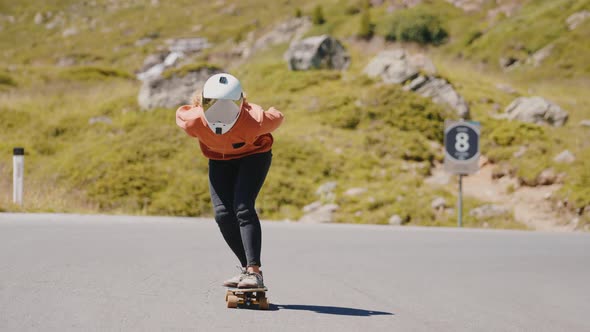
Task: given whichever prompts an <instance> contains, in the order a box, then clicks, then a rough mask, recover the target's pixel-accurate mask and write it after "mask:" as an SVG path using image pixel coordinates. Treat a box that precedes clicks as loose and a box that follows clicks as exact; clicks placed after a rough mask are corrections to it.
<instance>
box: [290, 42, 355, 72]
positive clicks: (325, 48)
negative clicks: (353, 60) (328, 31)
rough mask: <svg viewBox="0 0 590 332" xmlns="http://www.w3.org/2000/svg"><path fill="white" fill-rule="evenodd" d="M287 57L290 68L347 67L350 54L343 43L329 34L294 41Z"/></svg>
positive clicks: (339, 68) (340, 68)
mask: <svg viewBox="0 0 590 332" xmlns="http://www.w3.org/2000/svg"><path fill="white" fill-rule="evenodd" d="M285 58H286V59H287V62H288V64H289V69H290V70H310V69H338V70H342V69H346V68H348V66H349V65H350V55H349V54H348V51H347V50H346V49H345V48H344V46H343V45H342V43H340V41H338V40H337V39H335V38H332V37H330V36H328V35H321V36H314V37H309V38H305V39H303V40H300V41H297V42H294V43H292V44H291V46H290V47H289V50H288V51H287V53H285Z"/></svg>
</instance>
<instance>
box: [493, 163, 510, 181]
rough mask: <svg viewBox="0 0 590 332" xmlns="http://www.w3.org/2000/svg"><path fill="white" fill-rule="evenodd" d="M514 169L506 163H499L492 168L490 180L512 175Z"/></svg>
mask: <svg viewBox="0 0 590 332" xmlns="http://www.w3.org/2000/svg"><path fill="white" fill-rule="evenodd" d="M514 173H515V172H514V169H513V168H512V166H510V164H508V163H501V164H499V165H496V166H494V168H493V169H492V180H497V179H501V178H503V177H510V176H513V175H514Z"/></svg>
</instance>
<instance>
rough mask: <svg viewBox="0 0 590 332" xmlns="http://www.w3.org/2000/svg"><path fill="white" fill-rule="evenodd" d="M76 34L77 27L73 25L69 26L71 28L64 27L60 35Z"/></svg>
mask: <svg viewBox="0 0 590 332" xmlns="http://www.w3.org/2000/svg"><path fill="white" fill-rule="evenodd" d="M77 34H78V29H77V28H75V27H71V28H68V29H65V30H64V31H63V32H62V33H61V35H62V37H70V36H73V35H77Z"/></svg>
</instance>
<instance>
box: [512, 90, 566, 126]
mask: <svg viewBox="0 0 590 332" xmlns="http://www.w3.org/2000/svg"><path fill="white" fill-rule="evenodd" d="M506 116H507V117H508V119H510V120H518V121H522V122H529V123H535V124H549V125H552V126H556V127H561V126H563V125H564V124H565V122H566V121H567V118H568V113H567V112H566V111H564V110H563V109H561V107H559V106H558V105H556V104H554V103H552V102H550V101H548V100H546V99H544V98H542V97H520V98H517V99H515V100H514V101H513V102H512V103H511V104H510V105H508V107H507V108H506Z"/></svg>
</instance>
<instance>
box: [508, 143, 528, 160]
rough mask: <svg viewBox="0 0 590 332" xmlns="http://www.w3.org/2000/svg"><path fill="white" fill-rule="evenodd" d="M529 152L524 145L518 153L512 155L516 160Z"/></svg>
mask: <svg viewBox="0 0 590 332" xmlns="http://www.w3.org/2000/svg"><path fill="white" fill-rule="evenodd" d="M527 150H528V149H527V147H526V146H524V145H521V146H520V147H519V148H518V151H516V152H514V154H512V156H513V157H514V158H520V157H522V156H524V154H525V153H526V151H527Z"/></svg>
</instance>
